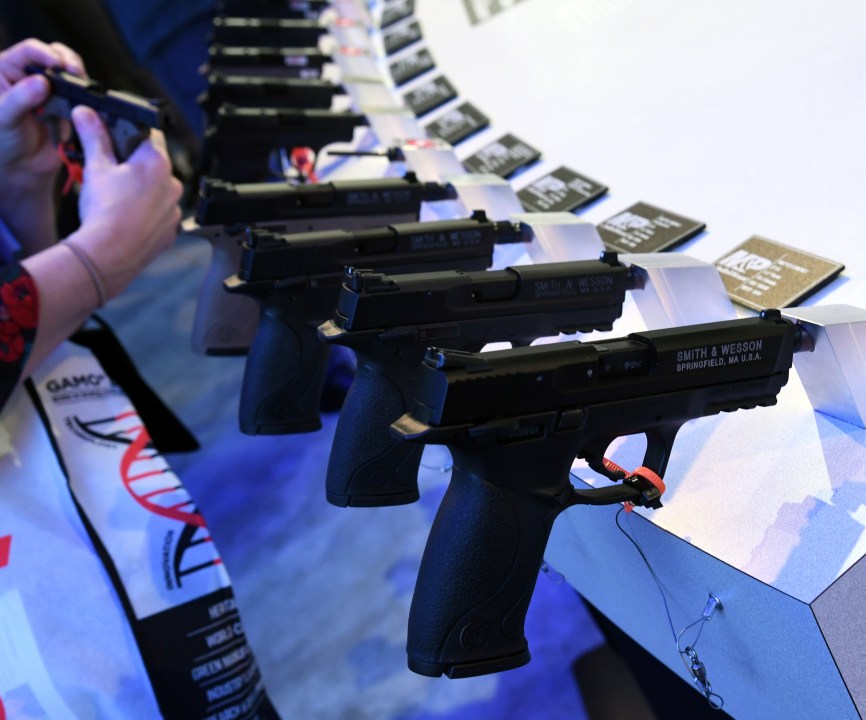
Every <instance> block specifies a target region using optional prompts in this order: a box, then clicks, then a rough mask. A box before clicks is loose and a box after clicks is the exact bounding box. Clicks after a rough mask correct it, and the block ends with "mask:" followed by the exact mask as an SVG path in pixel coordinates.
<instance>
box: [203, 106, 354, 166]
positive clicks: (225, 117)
mask: <svg viewBox="0 0 866 720" xmlns="http://www.w3.org/2000/svg"><path fill="white" fill-rule="evenodd" d="M366 124H367V119H366V117H365V116H364V115H360V114H358V113H353V112H335V111H331V110H297V109H291V108H239V107H233V106H229V105H223V106H222V107H220V108H219V109H218V110H217V112H216V114H215V115H214V116H213V117H212V121H211V124H210V126H209V127H208V128H207V130H205V135H204V145H203V147H202V174H203V175H210V176H213V177H219V178H222V179H223V180H229V181H231V182H258V181H261V180H266V179H267V178H268V176H269V175H273V174H274V173H273V172H269V170H268V166H269V162H270V161H271V159H272V155H273V154H274V153H276V152H278V151H279V149H280V148H283V149H286V150H290V149H292V148H297V147H306V148H312V149H313V150H316V151H318V150H321V149H322V148H323V147H324V146H325V145H328V144H330V143H333V142H341V141H342V142H347V141H349V140H351V139H352V136H353V134H354V131H355V128H356V127H361V126H364V125H366Z"/></svg>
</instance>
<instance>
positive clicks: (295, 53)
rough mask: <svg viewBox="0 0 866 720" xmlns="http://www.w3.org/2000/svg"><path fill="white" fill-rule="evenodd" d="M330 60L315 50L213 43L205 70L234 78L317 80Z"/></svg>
mask: <svg viewBox="0 0 866 720" xmlns="http://www.w3.org/2000/svg"><path fill="white" fill-rule="evenodd" d="M329 62H331V56H330V55H328V54H327V53H325V52H323V51H322V50H319V49H318V48H313V47H307V48H303V47H301V48H292V47H270V48H264V47H245V46H235V45H220V44H219V43H214V44H212V45H211V46H210V47H209V48H208V62H207V67H208V70H217V71H224V72H231V73H232V74H234V75H253V76H260V75H266V76H274V77H295V78H318V77H321V76H322V68H324V67H325V65H326V64H327V63H329Z"/></svg>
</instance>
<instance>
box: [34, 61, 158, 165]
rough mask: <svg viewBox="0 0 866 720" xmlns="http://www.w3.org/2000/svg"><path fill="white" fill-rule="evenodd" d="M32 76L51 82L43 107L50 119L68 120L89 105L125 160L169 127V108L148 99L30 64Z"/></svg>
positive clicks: (116, 152)
mask: <svg viewBox="0 0 866 720" xmlns="http://www.w3.org/2000/svg"><path fill="white" fill-rule="evenodd" d="M25 70H26V72H27V73H28V74H30V75H35V74H39V75H43V76H44V77H45V78H46V79H47V80H48V82H49V83H51V96H50V97H49V98H48V100H47V102H46V103H45V105H44V106H43V108H42V113H43V116H44V117H46V118H48V119H51V120H69V119H70V118H71V116H72V108H74V107H75V106H76V105H87V106H88V107H91V108H93V109H94V110H96V112H98V113H99V115H100V117H101V118H102V120H103V122H105V125H106V127H107V128H108V132H109V134H110V135H111V144H112V146H113V148H114V154H115V155H116V156H117V159H118V160H120V161H123V160H126V159H127V158H128V157H129V156H130V155H132V153H133V152H134V151H135V148H137V147H138V146H139V145H140V144H141V143H142V141H144V140H145V139H147V138H148V136H149V135H150V131H151V129H157V130H161V129H163V128H164V127H166V126H167V125H168V124H169V121H170V117H169V113H168V110H167V108H166V107H165V106H164V105H163V104H162V102H161V101H159V100H147V99H145V98H143V97H140V96H139V95H135V94H133V93H128V92H124V91H122V90H106V89H105V88H104V87H103V86H102V85H100V84H99V83H98V82H96V81H95V80H85V79H83V78H80V77H77V76H76V75H72V74H70V73H68V72H65V71H64V70H60V69H59V68H46V67H40V66H38V65H28V66H27V67H26V68H25Z"/></svg>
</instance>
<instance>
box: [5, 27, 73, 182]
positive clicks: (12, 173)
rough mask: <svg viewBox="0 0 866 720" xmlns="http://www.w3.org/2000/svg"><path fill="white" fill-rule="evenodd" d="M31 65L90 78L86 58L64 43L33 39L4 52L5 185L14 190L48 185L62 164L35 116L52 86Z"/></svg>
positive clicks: (43, 127) (41, 123) (43, 126)
mask: <svg viewBox="0 0 866 720" xmlns="http://www.w3.org/2000/svg"><path fill="white" fill-rule="evenodd" d="M30 64H34V65H42V66H45V67H60V68H62V69H64V70H66V71H67V72H70V73H72V74H74V75H78V76H81V77H85V72H84V64H83V63H82V61H81V58H80V57H79V56H78V54H77V53H76V52H75V51H73V50H71V49H70V48H68V47H66V46H65V45H62V44H61V43H52V44H51V45H48V44H46V43H44V42H42V41H40V40H35V39H32V38H31V39H29V40H23V41H21V42H19V43H17V44H15V45H13V46H12V47H10V48H7V49H6V50H4V51H3V52H0V189H5V188H7V187H8V188H9V190H10V191H15V192H21V191H29V190H32V189H38V188H41V187H44V186H45V184H46V183H50V181H51V177H52V175H53V174H54V173H55V172H56V171H57V170H58V168H59V166H60V161H59V159H58V156H57V152H56V148H55V147H54V146H53V145H52V143H51V138H50V137H49V132H48V128H47V127H46V126H45V123H43V122H40V121H39V120H38V119H37V118H36V116H35V115H34V114H33V111H34V110H35V109H37V108H38V107H39V106H41V105H42V104H43V103H44V102H45V101H46V100H47V99H48V96H49V95H50V93H51V85H50V83H49V82H48V80H47V79H46V78H44V77H42V76H41V75H27V73H26V71H25V67H27V65H30Z"/></svg>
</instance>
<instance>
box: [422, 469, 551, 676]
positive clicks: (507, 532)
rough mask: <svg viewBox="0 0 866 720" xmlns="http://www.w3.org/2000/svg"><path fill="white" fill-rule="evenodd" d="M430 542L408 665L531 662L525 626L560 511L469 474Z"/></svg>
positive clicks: (430, 670) (465, 672)
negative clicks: (548, 543)
mask: <svg viewBox="0 0 866 720" xmlns="http://www.w3.org/2000/svg"><path fill="white" fill-rule="evenodd" d="M464 467H465V466H464V465H463V464H462V463H460V462H459V461H458V457H457V456H455V467H454V470H453V473H452V478H451V484H450V486H449V488H448V491H447V492H446V494H445V497H444V498H443V500H442V504H441V506H440V507H439V512H438V513H437V515H436V520H435V521H434V523H433V527H432V529H431V531H430V537H429V538H428V540H427V547H426V549H425V550H424V557H423V559H422V561H421V569H420V571H419V574H418V581H417V584H416V586H415V594H414V596H413V598H412V607H411V610H410V613H409V635H408V642H407V647H406V649H407V652H408V655H409V668H410V669H411V670H414V671H415V672H418V673H420V674H423V675H430V676H434V677H435V676H438V675H441V674H443V673H444V674H446V675H448V676H450V677H467V676H471V675H481V674H484V673H490V672H498V671H501V670H507V669H511V668H515V667H519V666H520V665H523V664H525V663H527V662H528V661H529V650H528V648H527V642H526V638H525V637H524V635H523V625H524V620H525V618H526V611H527V609H528V607H529V601H530V599H531V597H532V592H533V590H534V588H535V582H536V580H537V578H538V571H539V568H540V567H541V562H542V559H543V556H544V549H545V547H546V545H547V538H548V536H549V534H550V528H551V526H552V524H553V519H554V518H555V516H556V510H555V509H554V508H552V507H551V505H550V504H549V503H546V502H543V501H541V502H540V501H538V500H537V499H535V498H533V497H532V495H530V494H526V495H517V494H516V493H515V492H514V491H513V490H510V489H506V488H503V487H499V486H497V485H495V484H493V483H491V482H488V481H486V480H485V479H482V478H480V477H477V476H473V475H472V474H470V473H468V472H466V470H465V469H464Z"/></svg>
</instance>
